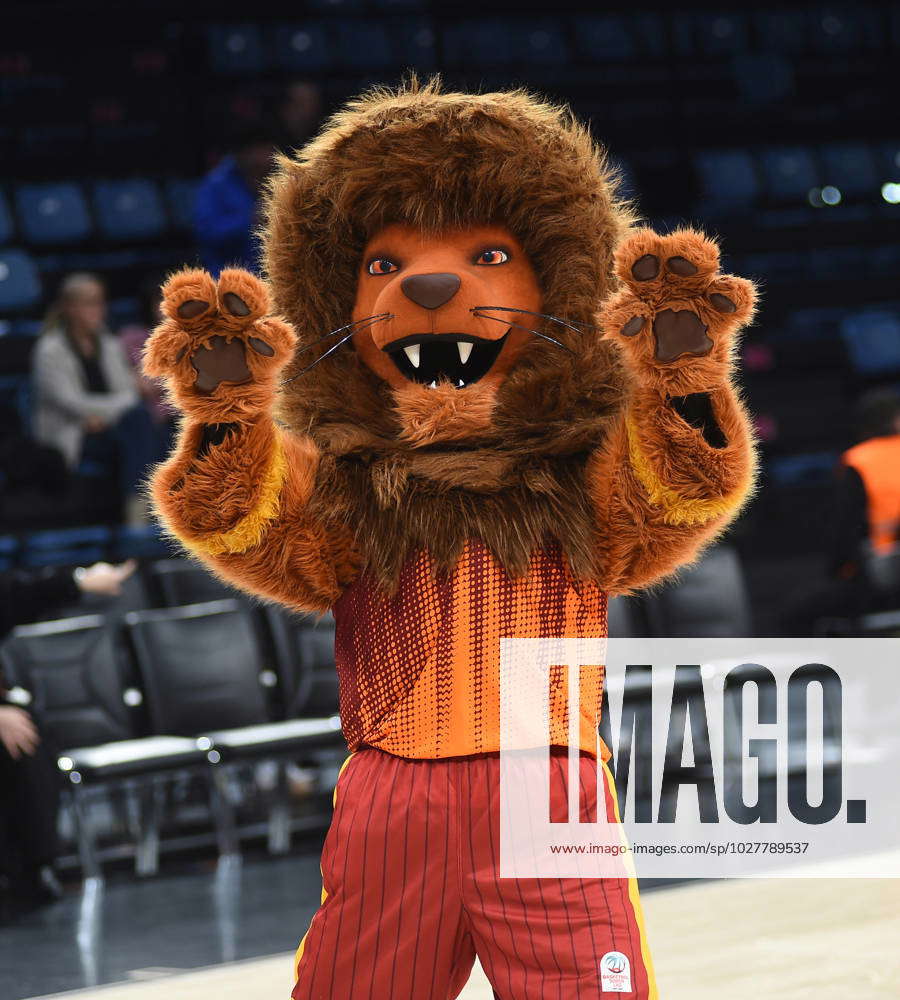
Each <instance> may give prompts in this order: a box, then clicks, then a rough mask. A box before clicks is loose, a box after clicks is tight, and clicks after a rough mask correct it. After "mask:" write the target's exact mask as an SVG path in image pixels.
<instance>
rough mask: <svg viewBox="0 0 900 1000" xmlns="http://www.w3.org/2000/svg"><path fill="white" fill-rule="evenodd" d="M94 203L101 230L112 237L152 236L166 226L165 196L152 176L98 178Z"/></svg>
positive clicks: (143, 237) (156, 234)
mask: <svg viewBox="0 0 900 1000" xmlns="http://www.w3.org/2000/svg"><path fill="white" fill-rule="evenodd" d="M94 207H95V209H96V212H97V223H98V225H99V227H100V230H101V231H102V233H103V235H104V236H106V237H108V238H109V239H113V240H131V239H152V238H153V237H155V236H160V235H161V234H162V233H163V232H164V231H165V228H166V217H165V212H164V210H163V204H162V198H161V197H160V193H159V189H158V188H157V186H156V184H155V183H154V182H153V181H150V180H146V179H135V180H124V181H98V182H97V184H96V185H95V186H94Z"/></svg>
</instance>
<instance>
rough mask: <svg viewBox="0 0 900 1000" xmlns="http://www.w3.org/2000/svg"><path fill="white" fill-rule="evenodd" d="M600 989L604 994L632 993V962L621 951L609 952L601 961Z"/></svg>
mask: <svg viewBox="0 0 900 1000" xmlns="http://www.w3.org/2000/svg"><path fill="white" fill-rule="evenodd" d="M600 989H601V991H602V992H603V993H630V992H631V962H629V961H628V956H627V955H623V954H622V952H621V951H608V952H607V953H606V954H605V955H604V956H603V958H601V959H600Z"/></svg>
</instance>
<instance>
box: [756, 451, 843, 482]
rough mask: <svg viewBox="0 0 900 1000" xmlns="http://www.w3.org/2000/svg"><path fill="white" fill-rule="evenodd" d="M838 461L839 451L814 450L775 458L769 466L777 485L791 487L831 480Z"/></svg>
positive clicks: (770, 473)
mask: <svg viewBox="0 0 900 1000" xmlns="http://www.w3.org/2000/svg"><path fill="white" fill-rule="evenodd" d="M837 463H838V454H837V452H833V451H813V452H804V453H801V454H797V455H786V456H784V457H783V458H773V459H771V461H770V462H769V463H768V468H769V475H770V477H771V479H772V482H773V483H774V484H775V485H776V486H780V487H790V486H802V485H810V484H815V483H827V482H830V481H831V480H832V478H833V476H834V470H835V468H836V467H837Z"/></svg>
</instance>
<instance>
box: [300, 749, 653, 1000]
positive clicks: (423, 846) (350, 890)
mask: <svg viewBox="0 0 900 1000" xmlns="http://www.w3.org/2000/svg"><path fill="white" fill-rule="evenodd" d="M563 753H564V752H561V754H563ZM552 764H553V770H552V771H551V808H553V806H552V803H553V801H554V799H555V798H556V796H557V795H559V796H561V797H562V798H561V801H562V802H565V795H566V789H565V771H564V767H565V757H564V756H562V755H561V756H558V757H555V758H554V760H553V761H552ZM557 765H558V769H557ZM596 768H597V762H596V761H595V760H594V759H593V758H592V757H587V756H582V758H581V784H582V789H581V794H582V800H581V801H582V808H583V809H587V810H591V811H593V813H594V815H596V805H597V803H596V801H594V802H593V803H591V802H590V797H591V794H592V791H591V790H592V789H594V790H595V789H596V788H597V779H596ZM499 770H500V764H499V757H498V756H497V755H484V756H479V757H464V758H452V759H446V760H412V759H407V758H402V757H395V756H392V755H390V754H387V753H384V752H383V751H381V750H374V749H368V748H367V749H363V750H360V751H358V752H357V753H355V754H353V755H352V756H351V757H350V759H349V761H348V762H347V764H346V765H345V767H344V769H343V770H342V772H341V775H340V778H339V779H338V785H337V789H336V792H335V812H334V818H333V820H332V823H331V829H330V830H329V832H328V837H327V839H326V841H325V847H324V851H323V853H322V883H323V887H322V905H321V907H320V908H319V910H318V911H317V912H316V914H315V916H314V917H313V920H312V923H311V925H310V928H309V931H308V932H307V934H306V936H305V937H304V939H303V940H302V941H301V942H300V947H299V949H298V951H297V960H296V976H297V980H296V985H295V986H294V990H293V993H292V997H293V998H294V1000H450V998H452V997H456V996H458V995H459V993H460V991H461V990H462V988H463V986H464V985H465V983H466V981H467V980H468V978H469V973H470V971H471V969H472V964H473V962H474V959H475V956H476V955H477V956H478V958H479V960H480V961H481V964H482V966H483V968H484V971H485V972H486V974H487V976H488V978H489V979H490V981H491V984H492V986H493V989H494V995H495V997H497V998H499V1000H580V998H584V1000H588V998H596V997H605V998H606V1000H619V998H621V1000H656V998H657V991H656V986H655V984H654V979H653V968H652V965H651V963H650V959H649V956H648V953H647V946H646V941H645V938H644V934H643V920H642V917H641V911H640V903H639V901H638V898H637V891H636V886H635V885H634V883H633V882H629V880H628V879H624V878H605V879H599V878H590V879H574V878H557V879H553V878H541V879H533V878H531V879H511V878H505V879H500V878H499V876H498V871H499V861H498V850H499ZM604 788H605V790H606V795H607V797H608V798H609V797H610V796H611V795H612V794H613V792H612V790H611V788H610V781H609V779H608V777H606V776H605V777H604ZM594 797H595V798H596V793H594ZM611 955H612V956H616V957H617V960H618V961H619V962H621V961H622V960H621V956H623V955H624V956H625V958H626V959H627V962H628V965H627V968H628V972H629V980H628V985H629V986H630V992H603V989H602V987H603V986H604V985H606V986H607V987H609V985H610V980H609V978H608V977H609V975H610V973H609V971H607V975H606V977H604V976H603V973H602V971H601V963H603V962H604V960H606V962H607V963H608V964H609V963H610V961H612V964H613V965H614V963H615V960H616V959H613V960H610V956H611ZM621 984H622V980H619V985H620V986H621Z"/></svg>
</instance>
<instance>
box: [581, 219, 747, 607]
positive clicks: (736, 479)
mask: <svg viewBox="0 0 900 1000" xmlns="http://www.w3.org/2000/svg"><path fill="white" fill-rule="evenodd" d="M718 268H719V254H718V249H717V247H716V245H715V244H714V243H713V242H712V241H711V240H710V239H708V238H706V237H705V236H703V235H702V234H699V233H696V232H693V231H691V230H679V231H677V232H675V233H673V234H672V235H670V236H667V237H660V236H657V235H656V234H655V233H654V232H652V231H651V230H648V229H643V230H639V231H638V232H637V233H635V234H634V235H633V236H631V237H629V238H628V239H627V240H626V241H625V242H624V243H623V245H622V246H621V247H620V248H619V250H618V252H617V255H616V272H617V274H618V276H619V279H620V280H621V282H622V288H621V290H620V291H619V292H617V293H616V294H615V295H614V296H613V297H612V299H611V300H610V301H609V302H608V303H607V304H606V305H605V307H604V310H603V326H604V333H605V335H606V336H607V337H611V338H614V339H615V340H616V341H618V343H619V345H620V347H621V349H622V354H623V359H624V362H625V366H626V368H627V370H628V372H629V374H630V392H629V398H628V403H627V406H626V409H625V412H624V415H623V417H622V419H621V421H620V422H619V425H618V427H617V428H616V431H615V432H614V433H613V434H612V435H610V438H609V440H608V441H607V442H605V443H604V445H603V447H602V448H600V449H599V450H598V451H597V453H596V454H595V455H594V456H593V457H592V459H591V462H590V465H589V468H588V488H589V491H590V493H591V498H592V500H593V502H594V506H595V510H596V512H597V516H598V520H599V539H600V541H599V545H600V557H601V566H602V571H603V582H604V584H605V586H606V587H607V588H608V589H609V590H610V591H611V592H612V593H621V592H624V591H628V590H632V589H634V588H637V587H641V586H645V585H647V584H650V583H652V582H653V581H655V580H658V579H660V578H661V577H663V576H665V575H666V574H668V573H671V572H672V571H673V570H675V569H676V568H677V567H678V566H680V565H682V564H684V563H687V562H690V561H691V560H693V559H694V558H695V557H696V556H697V554H698V553H699V551H700V549H701V548H702V547H703V546H704V545H705V544H706V543H708V542H709V541H711V540H712V539H713V538H715V536H716V535H717V534H719V533H720V532H721V531H722V530H723V529H724V528H725V527H726V526H727V525H728V523H729V522H730V521H731V520H732V519H733V518H734V517H735V516H736V515H737V513H738V512H739V510H740V508H741V506H742V505H743V503H744V501H745V500H746V499H747V497H748V496H749V494H750V492H751V490H752V487H753V480H754V471H755V454H754V448H753V438H752V433H751V431H750V425H749V420H748V418H747V414H746V412H745V410H744V408H743V405H742V404H741V401H740V399H739V397H738V394H737V392H736V390H735V387H734V384H733V381H732V379H733V369H734V346H735V334H736V333H737V331H738V330H739V329H740V327H741V326H743V325H744V324H745V323H746V322H747V321H748V320H749V319H750V318H751V316H752V314H753V304H754V290H753V286H752V285H751V284H750V283H749V282H747V281H744V280H743V279H741V278H734V277H730V276H727V275H724V276H723V275H720V274H719V270H718Z"/></svg>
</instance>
